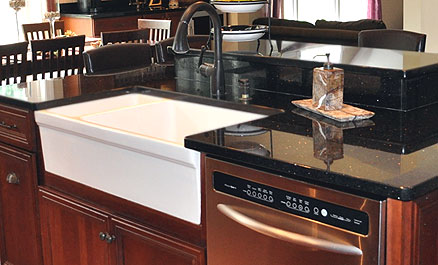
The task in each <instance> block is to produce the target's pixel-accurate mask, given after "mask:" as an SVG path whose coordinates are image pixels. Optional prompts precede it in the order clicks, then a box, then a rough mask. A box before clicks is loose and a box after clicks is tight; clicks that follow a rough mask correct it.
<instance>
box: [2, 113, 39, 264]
mask: <svg viewBox="0 0 438 265" xmlns="http://www.w3.org/2000/svg"><path fill="white" fill-rule="evenodd" d="M35 150H36V144H35V125H34V119H33V113H32V112H31V111H27V110H24V109H20V108H16V107H13V106H9V105H6V104H0V263H1V264H7V265H29V264H32V265H34V264H35V265H38V264H42V257H41V245H40V230H39V221H38V207H37V159H36V154H35V153H34V151H35Z"/></svg>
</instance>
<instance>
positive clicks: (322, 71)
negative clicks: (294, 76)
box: [312, 53, 344, 110]
mask: <svg viewBox="0 0 438 265" xmlns="http://www.w3.org/2000/svg"><path fill="white" fill-rule="evenodd" d="M317 56H327V61H326V62H325V63H324V65H323V67H317V68H314V69H313V91H312V105H313V107H314V108H316V109H320V110H339V109H342V105H343V96H344V70H343V69H341V68H337V67H333V65H332V64H331V63H330V53H326V54H325V55H317ZM315 57H316V56H315Z"/></svg>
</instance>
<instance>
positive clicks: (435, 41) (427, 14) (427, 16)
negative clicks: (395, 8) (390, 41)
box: [403, 0, 438, 53]
mask: <svg viewBox="0 0 438 265" xmlns="http://www.w3.org/2000/svg"><path fill="white" fill-rule="evenodd" d="M437 11H438V1H436V0H415V1H413V0H404V9H403V14H404V17H403V28H404V29H406V30H411V31H416V32H422V33H425V34H426V35H427V37H426V52H435V53H436V52H438V27H437V26H436V24H437V22H436V21H437V19H436V15H437V14H436V13H437Z"/></svg>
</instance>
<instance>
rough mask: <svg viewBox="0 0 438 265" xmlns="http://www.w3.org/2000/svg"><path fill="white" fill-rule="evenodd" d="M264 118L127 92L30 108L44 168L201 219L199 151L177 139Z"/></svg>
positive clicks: (193, 220)
mask: <svg viewBox="0 0 438 265" xmlns="http://www.w3.org/2000/svg"><path fill="white" fill-rule="evenodd" d="M263 117H266V116H265V115H261V114H254V113H249V112H243V111H237V110H230V109H226V108H219V107H213V106H209V105H203V104H196V103H189V102H183V101H177V100H172V99H166V98H161V97H155V96H149V95H143V94H128V95H122V96H117V97H112V98H105V99H99V100H94V101H89V102H84V103H78V104H72V105H67V106H62V107H56V108H51V109H46V110H40V111H36V112H35V120H36V122H37V124H38V125H39V128H40V135H41V143H42V150H43V157H44V166H45V170H46V171H48V172H51V173H53V174H56V175H58V176H61V177H64V178H67V179H70V180H73V181H76V182H79V183H81V184H84V185H87V186H90V187H92V188H96V189H98V190H102V191H104V192H107V193H110V194H113V195H115V196H118V197H121V198H124V199H127V200H129V201H133V202H135V203H138V204H141V205H144V206H147V207H150V208H152V209H155V210H158V211H161V212H164V213H167V214H169V215H172V216H175V217H177V218H180V219H183V220H185V221H188V222H191V223H195V224H200V222H201V191H200V174H201V172H200V154H199V152H197V151H194V150H190V149H186V148H184V137H185V136H187V135H191V134H197V133H201V132H204V131H209V130H214V129H217V128H223V127H227V126H231V125H234V124H238V123H243V122H248V121H251V120H256V119H260V118H263Z"/></svg>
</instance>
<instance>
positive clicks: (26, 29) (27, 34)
mask: <svg viewBox="0 0 438 265" xmlns="http://www.w3.org/2000/svg"><path fill="white" fill-rule="evenodd" d="M22 28H23V34H24V39H25V40H26V41H28V42H29V41H31V40H45V39H50V38H52V35H51V32H50V23H49V22H41V23H31V24H23V25H22ZM64 33H65V32H64V21H63V20H56V21H55V36H60V35H64Z"/></svg>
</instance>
